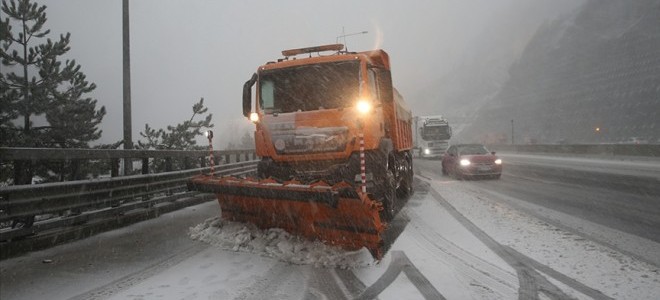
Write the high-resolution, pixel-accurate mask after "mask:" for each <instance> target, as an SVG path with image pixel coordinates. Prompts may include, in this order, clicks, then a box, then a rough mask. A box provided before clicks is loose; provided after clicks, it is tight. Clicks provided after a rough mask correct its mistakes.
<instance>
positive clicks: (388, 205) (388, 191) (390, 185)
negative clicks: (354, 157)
mask: <svg viewBox="0 0 660 300" xmlns="http://www.w3.org/2000/svg"><path fill="white" fill-rule="evenodd" d="M381 188H382V190H381V193H382V194H381V197H380V201H381V203H382V204H383V210H382V211H381V213H380V218H381V219H382V220H384V221H390V220H392V219H393V218H394V210H395V203H396V181H395V178H394V173H393V172H392V170H391V169H387V171H386V172H385V178H384V179H383V185H382V187H381Z"/></svg>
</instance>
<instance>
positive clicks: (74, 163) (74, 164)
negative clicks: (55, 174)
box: [69, 159, 81, 181]
mask: <svg viewBox="0 0 660 300" xmlns="http://www.w3.org/2000/svg"><path fill="white" fill-rule="evenodd" d="M70 170H71V175H70V177H69V180H71V181H73V180H79V179H81V178H80V174H79V173H80V172H79V171H80V160H77V159H72V160H71V166H70Z"/></svg>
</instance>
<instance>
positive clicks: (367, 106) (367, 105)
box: [355, 99, 371, 115]
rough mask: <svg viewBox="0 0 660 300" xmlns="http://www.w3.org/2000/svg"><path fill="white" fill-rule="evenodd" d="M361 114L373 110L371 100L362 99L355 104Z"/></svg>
mask: <svg viewBox="0 0 660 300" xmlns="http://www.w3.org/2000/svg"><path fill="white" fill-rule="evenodd" d="M355 107H356V108H357V110H358V112H360V113H361V114H363V115H365V114H367V113H369V112H370V111H371V102H369V101H367V100H364V99H360V100H358V102H357V105H356V106H355Z"/></svg>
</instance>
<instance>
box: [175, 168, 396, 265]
mask: <svg viewBox="0 0 660 300" xmlns="http://www.w3.org/2000/svg"><path fill="white" fill-rule="evenodd" d="M188 189H189V190H193V191H201V192H208V193H215V194H216V195H217V197H218V202H219V203H220V208H221V210H222V218H223V219H225V220H230V221H235V222H247V223H253V224H255V225H257V227H260V228H262V229H267V228H282V229H284V230H286V231H288V232H290V233H292V234H296V235H301V236H304V237H306V238H308V239H311V240H319V241H322V242H324V243H326V244H330V245H337V246H340V247H342V248H344V249H347V250H358V249H360V248H362V247H366V248H367V249H369V251H370V252H371V254H372V256H373V257H374V258H376V259H380V258H381V257H382V246H383V239H382V237H381V235H382V233H383V231H384V229H385V224H384V223H382V222H381V220H380V215H379V211H380V210H382V207H381V205H380V203H379V202H377V201H374V200H372V199H371V198H370V197H369V196H368V195H367V194H365V193H362V192H361V191H359V190H356V189H355V188H354V187H352V186H351V185H350V184H348V183H345V182H342V183H339V184H336V185H333V186H330V185H328V184H326V183H324V182H317V183H313V184H300V183H299V182H296V181H287V182H277V181H275V180H272V179H263V180H258V179H250V178H247V179H242V178H236V177H231V176H230V177H221V178H217V177H211V176H208V175H199V176H196V177H193V178H192V179H191V180H190V181H188Z"/></svg>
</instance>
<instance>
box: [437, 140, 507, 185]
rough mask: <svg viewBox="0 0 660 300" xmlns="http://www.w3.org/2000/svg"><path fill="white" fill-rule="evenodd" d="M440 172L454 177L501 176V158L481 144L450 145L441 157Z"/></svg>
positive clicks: (497, 177) (496, 177)
mask: <svg viewBox="0 0 660 300" xmlns="http://www.w3.org/2000/svg"><path fill="white" fill-rule="evenodd" d="M442 174H443V175H453V176H455V177H456V178H471V177H488V178H495V179H499V178H500V177H501V176H502V159H500V158H499V157H497V155H495V152H490V151H488V149H486V147H485V146H484V145H481V144H459V145H452V146H450V147H449V148H448V149H447V151H446V152H445V154H444V156H443V157H442Z"/></svg>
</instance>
